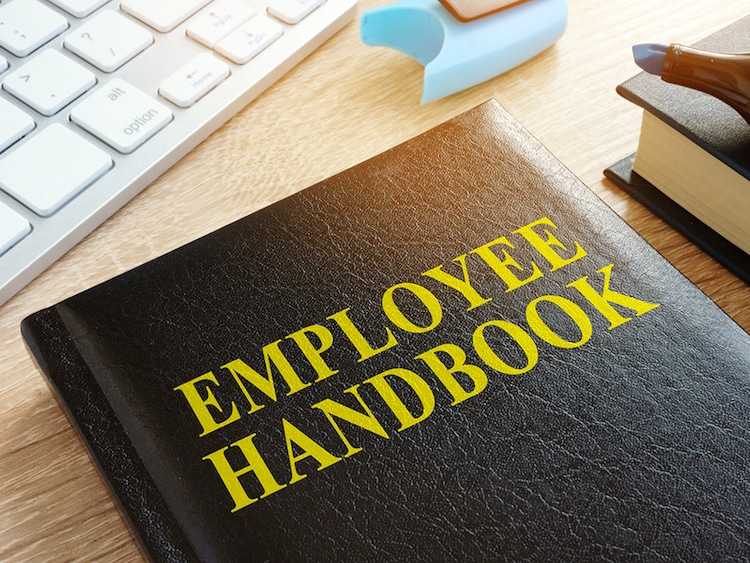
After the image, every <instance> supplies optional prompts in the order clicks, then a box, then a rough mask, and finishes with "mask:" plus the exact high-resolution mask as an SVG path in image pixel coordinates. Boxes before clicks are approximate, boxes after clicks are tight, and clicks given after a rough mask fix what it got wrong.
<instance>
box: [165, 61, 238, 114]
mask: <svg viewBox="0 0 750 563" xmlns="http://www.w3.org/2000/svg"><path fill="white" fill-rule="evenodd" d="M227 76H229V66H228V65H227V64H226V63H224V62H223V61H220V60H219V59H218V58H216V57H214V56H213V55H212V54H211V53H201V54H200V55H198V56H197V57H196V58H195V59H193V60H192V61H191V62H190V63H189V64H187V65H185V66H183V67H182V68H181V69H180V70H178V71H177V72H175V73H174V74H173V75H172V76H170V77H169V78H167V79H166V80H165V81H164V82H163V83H162V85H161V87H160V88H159V94H160V95H162V96H163V97H165V98H166V99H167V100H169V101H170V102H172V103H173V104H175V105H177V106H179V107H181V108H187V107H190V106H192V105H193V104H195V102H197V101H198V100H199V99H201V98H202V97H203V96H205V95H206V94H207V93H208V92H210V91H211V90H213V89H214V88H215V87H216V85H217V84H220V83H221V82H223V81H224V79H226V77H227Z"/></svg>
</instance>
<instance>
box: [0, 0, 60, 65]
mask: <svg viewBox="0 0 750 563" xmlns="http://www.w3.org/2000/svg"><path fill="white" fill-rule="evenodd" d="M66 29H68V22H67V20H66V19H65V18H64V17H62V16H61V15H60V14H58V13H57V12H55V11H54V10H52V9H51V8H48V7H47V6H45V5H44V4H42V3H41V2H38V1H37V0H14V1H13V2H8V3H6V4H3V5H2V6H0V47H5V48H6V49H8V51H10V52H11V53H13V54H14V55H16V56H17V57H25V56H27V55H29V54H30V53H32V52H33V51H36V50H37V49H38V48H39V47H41V46H42V45H44V44H45V43H47V42H48V41H50V40H51V39H52V38H53V37H56V36H58V35H60V34H61V33H62V32H63V31H65V30H66Z"/></svg>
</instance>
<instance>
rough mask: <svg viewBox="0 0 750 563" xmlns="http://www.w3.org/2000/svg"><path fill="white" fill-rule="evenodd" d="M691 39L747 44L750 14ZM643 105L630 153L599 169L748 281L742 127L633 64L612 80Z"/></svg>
mask: <svg viewBox="0 0 750 563" xmlns="http://www.w3.org/2000/svg"><path fill="white" fill-rule="evenodd" d="M696 47H699V48H702V49H707V50H713V51H719V52H725V53H745V52H750V16H748V17H745V18H743V19H741V20H738V21H736V22H734V23H733V24H731V25H729V26H727V27H725V28H723V29H721V30H719V31H717V32H716V33H714V34H712V35H711V36H709V37H707V38H706V39H704V40H703V41H701V42H699V43H697V44H696ZM617 92H618V93H619V94H620V95H621V96H623V97H624V98H625V99H627V100H629V101H631V102H633V103H634V104H636V105H638V106H640V107H642V108H643V110H644V113H643V123H642V128H641V136H640V141H639V144H638V150H637V151H636V154H635V155H634V157H633V156H630V157H627V158H625V159H623V160H622V161H620V162H618V163H616V164H614V165H612V166H611V167H609V168H608V169H607V170H605V175H606V176H607V177H608V178H610V179H611V180H613V181H614V182H615V183H616V184H617V185H618V186H620V187H621V188H623V189H624V190H625V191H627V192H628V193H629V194H630V195H632V196H633V197H634V198H635V199H637V200H638V201H640V202H641V203H642V204H644V205H645V206H646V207H648V208H649V209H651V211H653V212H654V213H655V214H657V215H659V216H660V217H661V218H662V219H664V220H665V221H666V222H667V223H668V224H670V225H671V226H672V227H673V228H675V229H677V230H678V231H680V232H681V233H682V234H683V235H684V236H685V237H687V238H688V239H689V240H691V241H692V242H693V243H694V244H696V245H697V246H699V247H700V248H702V249H703V250H704V251H706V252H707V253H709V254H711V255H712V256H713V257H714V258H716V259H717V260H718V261H720V262H722V263H723V264H724V265H725V266H726V267H727V268H728V269H729V270H730V271H732V272H733V273H735V274H736V275H737V276H738V277H740V278H741V279H743V280H744V281H745V282H747V283H750V255H749V254H748V252H749V251H750V228H748V225H750V222H749V221H748V219H749V218H750V127H748V124H747V122H746V121H745V120H744V119H743V118H742V117H741V116H740V115H739V114H738V113H737V112H736V111H735V110H734V109H732V108H731V107H730V106H729V105H727V104H725V103H724V102H722V101H720V100H718V99H716V98H713V97H711V96H709V95H708V94H706V93H704V92H699V91H697V90H692V89H690V88H686V87H683V86H679V85H675V84H669V83H667V82H665V81H663V80H661V78H660V77H658V76H655V75H652V74H649V73H647V72H641V73H639V74H637V75H636V76H634V77H633V78H631V79H629V80H627V81H626V82H624V83H622V84H620V85H619V86H618V87H617Z"/></svg>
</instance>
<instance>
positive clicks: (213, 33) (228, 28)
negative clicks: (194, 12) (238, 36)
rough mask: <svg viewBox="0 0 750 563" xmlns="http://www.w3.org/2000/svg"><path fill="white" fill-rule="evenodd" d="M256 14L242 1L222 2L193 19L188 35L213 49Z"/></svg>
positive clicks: (227, 0) (226, 0) (223, 0)
mask: <svg viewBox="0 0 750 563" xmlns="http://www.w3.org/2000/svg"><path fill="white" fill-rule="evenodd" d="M255 13H256V12H255V10H253V9H252V8H251V7H250V6H248V5H247V4H245V3H244V2H242V1H241V0H222V1H221V2H217V3H216V4H214V5H212V6H211V9H209V10H204V11H203V12H202V13H201V14H199V15H198V16H196V17H195V18H193V19H192V20H191V21H190V23H189V24H188V28H187V34H188V36H190V37H192V38H193V39H195V40H196V41H198V42H200V43H203V45H205V46H206V47H208V48H209V49H213V47H214V45H216V42H217V41H219V39H221V38H223V37H225V36H226V35H228V34H229V33H230V32H232V31H234V30H235V29H237V28H238V27H239V26H240V25H241V24H242V23H244V22H246V21H247V20H249V19H250V18H251V17H253V16H254V15H255Z"/></svg>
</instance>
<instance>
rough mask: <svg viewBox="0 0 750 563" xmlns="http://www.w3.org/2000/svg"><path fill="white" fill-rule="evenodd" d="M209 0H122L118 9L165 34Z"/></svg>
mask: <svg viewBox="0 0 750 563" xmlns="http://www.w3.org/2000/svg"><path fill="white" fill-rule="evenodd" d="M210 1H211V0H159V1H158V2H157V1H154V0H123V1H122V3H121V4H120V9H121V10H124V11H125V12H127V13H129V14H130V15H132V16H135V17H136V18H138V19H139V20H141V21H142V22H143V23H145V24H146V25H150V26H151V27H153V28H154V29H155V30H156V31H161V32H162V33H166V32H167V31H171V30H173V29H174V28H175V27H177V26H178V25H180V24H181V23H182V22H184V21H185V20H186V19H188V18H189V17H190V16H192V15H193V14H194V13H195V12H197V11H198V10H200V9H201V8H202V7H203V6H205V5H206V4H208V3H209V2H210Z"/></svg>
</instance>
